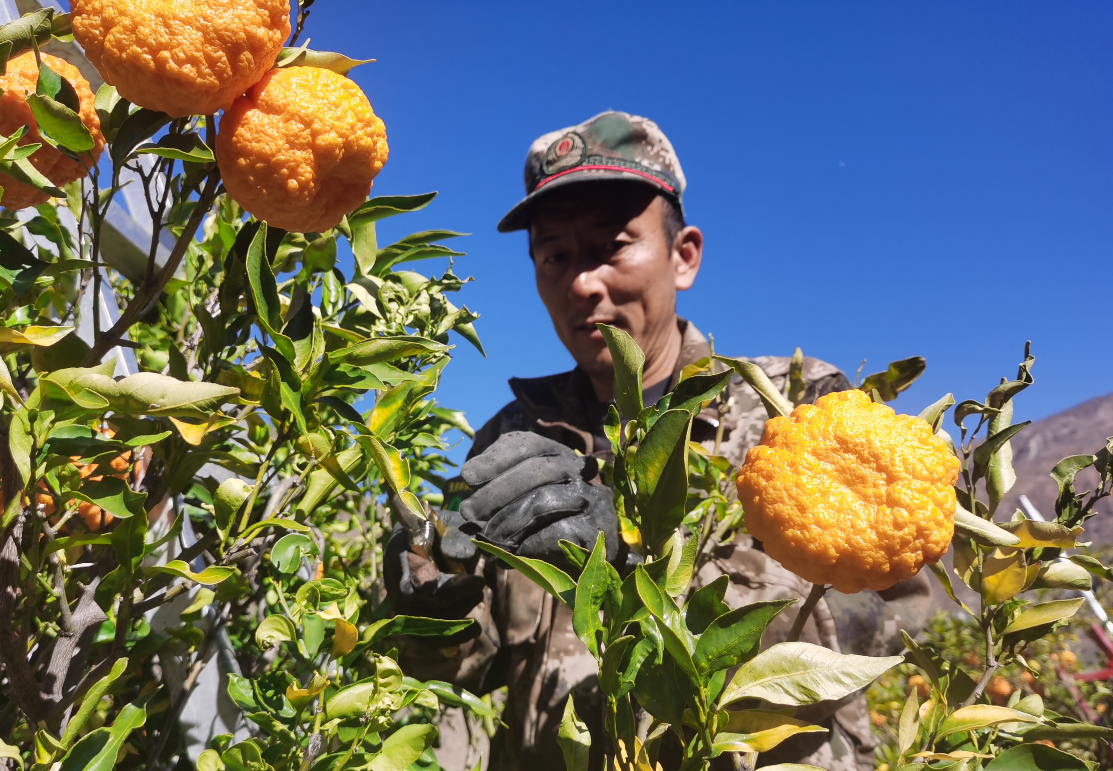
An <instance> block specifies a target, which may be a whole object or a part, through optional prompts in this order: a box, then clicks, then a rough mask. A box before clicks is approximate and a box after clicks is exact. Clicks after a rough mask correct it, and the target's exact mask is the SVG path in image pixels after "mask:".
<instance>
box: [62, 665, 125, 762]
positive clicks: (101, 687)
mask: <svg viewBox="0 0 1113 771" xmlns="http://www.w3.org/2000/svg"><path fill="white" fill-rule="evenodd" d="M127 666H128V660H127V658H118V659H116V662H115V663H114V664H113V665H112V669H111V670H110V671H109V672H108V674H107V675H105V676H104V677H102V678H101V679H100V680H97V681H96V682H95V683H93V684H92V685H91V686H90V687H89V690H88V691H86V692H85V696H84V697H83V698H82V699H81V706H80V707H79V708H78V710H77V714H76V715H74V716H73V718H71V719H70V722H69V723H67V724H66V732H65V733H64V734H62V741H61V745H62V746H63V747H69V746H70V745H72V744H73V743H74V741H75V740H76V739H77V737H78V736H79V735H80V734H81V729H82V728H84V727H85V723H87V722H88V721H89V716H90V715H92V714H93V711H94V710H95V709H96V708H97V707H98V706H100V700H101V697H102V696H104V692H105V691H107V690H108V686H110V685H112V683H114V682H115V681H116V680H118V679H119V678H120V675H122V674H123V673H124V670H125V669H127Z"/></svg>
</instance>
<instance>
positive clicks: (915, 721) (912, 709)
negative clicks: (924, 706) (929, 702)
mask: <svg viewBox="0 0 1113 771" xmlns="http://www.w3.org/2000/svg"><path fill="white" fill-rule="evenodd" d="M919 733H920V704H919V700H918V699H917V698H916V689H915V688H913V689H912V690H911V691H910V692H909V694H908V698H907V699H906V700H905V702H904V709H902V710H901V712H900V725H899V727H898V729H897V752H899V753H900V754H901V756H904V755H905V754H907V753H908V751H909V750H910V749H912V745H913V744H915V743H916V737H917V736H918V735H919Z"/></svg>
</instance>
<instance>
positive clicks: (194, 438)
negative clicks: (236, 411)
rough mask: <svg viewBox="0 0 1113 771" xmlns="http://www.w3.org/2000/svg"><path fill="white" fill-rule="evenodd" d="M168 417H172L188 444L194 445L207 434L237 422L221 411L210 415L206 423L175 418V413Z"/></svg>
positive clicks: (171, 420) (199, 442)
mask: <svg viewBox="0 0 1113 771" xmlns="http://www.w3.org/2000/svg"><path fill="white" fill-rule="evenodd" d="M167 417H169V418H170V422H171V423H173V424H174V427H175V428H177V429H178V433H179V434H181V435H182V439H184V440H185V441H186V444H190V445H193V446H194V447H196V446H197V445H199V444H201V442H202V441H204V439H205V436H206V435H207V434H209V433H210V432H212V431H216V430H218V429H221V428H224V427H225V426H230V425H232V424H233V423H235V422H236V419H235V418H234V417H232V416H231V415H222V414H221V413H219V412H218V413H215V414H213V415H210V416H209V419H208V420H207V421H205V422H204V423H190V422H188V421H185V420H182V419H181V418H175V417H174V416H173V415H168V416H167Z"/></svg>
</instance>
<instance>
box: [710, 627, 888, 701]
mask: <svg viewBox="0 0 1113 771" xmlns="http://www.w3.org/2000/svg"><path fill="white" fill-rule="evenodd" d="M902 661H904V658H903V657H902V656H884V657H876V658H875V657H872V656H854V655H850V654H843V653H835V652H834V651H831V650H828V649H827V648H824V647H822V646H819V645H812V644H811V643H803V642H787V643H780V644H779V645H774V646H773V647H772V648H769V649H768V650H765V651H762V652H761V653H759V654H758V655H757V656H755V657H754V658H752V659H750V660H749V661H747V662H746V663H745V664H743V665H742V666H741V667H740V668H739V669H738V671H737V672H736V673H735V674H734V677H733V678H731V681H730V682H729V683H728V684H727V686H726V688H725V689H724V690H723V695H722V696H721V697H720V698H719V704H720V706H725V705H727V704H730V703H732V702H735V701H738V700H739V699H744V698H755V699H765V700H767V701H770V702H772V703H774V704H784V705H786V706H793V707H801V706H804V705H806V704H815V703H817V702H820V701H836V700H838V699H841V698H843V697H844V696H847V695H849V694H851V693H854V692H855V691H857V690H858V689H859V688H864V687H865V686H867V685H869V684H870V683H872V682H873V681H874V680H875V679H877V678H878V677H880V676H881V675H882V674H883V673H885V672H887V671H888V670H889V669H891V668H892V667H895V666H896V665H897V664H900V663H901V662H902Z"/></svg>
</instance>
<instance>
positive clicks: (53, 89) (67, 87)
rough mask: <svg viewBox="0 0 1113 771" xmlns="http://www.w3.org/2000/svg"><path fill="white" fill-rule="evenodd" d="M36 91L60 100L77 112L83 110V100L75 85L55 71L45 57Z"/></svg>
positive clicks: (41, 64)
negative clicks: (79, 98) (74, 87)
mask: <svg viewBox="0 0 1113 771" xmlns="http://www.w3.org/2000/svg"><path fill="white" fill-rule="evenodd" d="M35 93H36V94H41V95H42V96H46V97H49V98H50V99H53V100H55V101H57V102H59V103H60V104H62V105H63V106H65V107H67V108H69V110H70V111H71V112H73V113H75V114H76V113H78V112H79V111H80V110H81V102H80V101H79V100H78V98H77V92H76V91H74V90H73V86H72V85H71V84H70V82H69V81H68V80H66V79H65V78H63V77H62V76H61V75H59V74H58V73H57V72H55V71H54V70H53V69H52V68H51V67H50V65H49V64H47V63H46V60H45V59H43V60H41V61H40V62H39V77H38V81H37V82H36V83H35Z"/></svg>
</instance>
